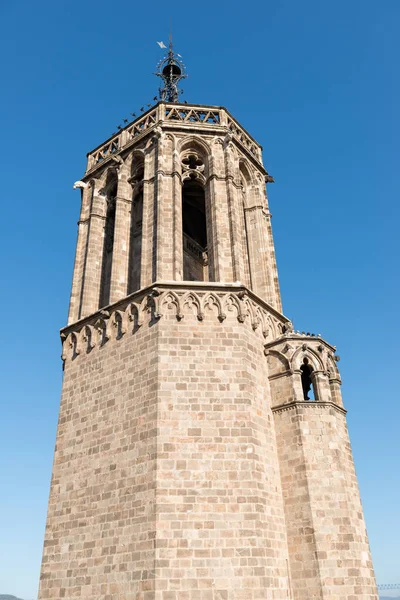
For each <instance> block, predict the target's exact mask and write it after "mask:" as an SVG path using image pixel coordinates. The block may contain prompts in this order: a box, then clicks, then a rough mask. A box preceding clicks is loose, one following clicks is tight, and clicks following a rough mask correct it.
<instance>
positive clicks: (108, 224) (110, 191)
mask: <svg viewBox="0 0 400 600" xmlns="http://www.w3.org/2000/svg"><path fill="white" fill-rule="evenodd" d="M117 186H118V182H117V175H116V173H115V172H113V171H111V172H110V173H109V174H108V175H107V179H106V185H105V188H104V192H105V196H106V203H107V208H106V221H105V225H104V243H103V260H102V269H101V286H100V303H99V307H102V306H106V305H107V304H109V303H110V289H111V269H112V259H113V250H114V229H115V199H116V195H117Z"/></svg>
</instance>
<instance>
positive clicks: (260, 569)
mask: <svg viewBox="0 0 400 600" xmlns="http://www.w3.org/2000/svg"><path fill="white" fill-rule="evenodd" d="M157 74H158V75H159V76H160V78H161V81H162V84H161V87H160V100H159V101H158V102H157V104H156V105H155V106H153V107H151V108H150V109H149V110H148V111H147V112H145V113H144V114H142V115H141V116H140V117H139V118H137V119H135V120H134V121H133V122H131V123H129V124H128V125H127V126H126V127H125V128H124V129H122V130H120V131H119V132H118V133H117V134H115V135H113V136H112V137H111V138H109V139H108V140H107V141H106V142H104V143H103V144H101V145H100V146H98V147H97V148H95V149H94V150H93V151H92V152H90V153H89V154H88V162H87V169H86V172H85V174H84V176H83V177H82V179H81V180H80V181H78V182H77V183H76V184H75V187H76V188H79V189H80V191H81V196H82V205H81V215H80V220H79V225H78V240H77V249H76V258H75V266H74V275H73V283H72V292H71V301H70V309H69V316H68V325H67V326H66V327H65V328H64V329H62V331H61V337H62V341H63V354H62V356H63V361H64V381H63V392H62V399H61V408H60V416H59V422H58V430H57V443H56V450H55V458H54V465H53V476H52V483H51V493H50V500H49V509H48V517H47V526H46V535H45V542H44V553H43V562H42V570H41V582H40V590H39V598H40V600H44V599H49V600H50V599H51V600H56V599H59V598H65V599H72V598H88V599H91V600H233V599H235V600H261V599H274V600H286V599H287V598H290V599H292V600H310V599H321V600H328V599H329V600H361V599H362V600H377V597H378V596H377V592H376V585H375V580H374V573H373V568H372V563H371V557H370V550H369V545H368V539H367V534H366V530H365V524H364V518H363V512H362V507H361V502H360V497H359V491H358V485H357V479H356V475H355V471H354V465H353V459H352V454H351V448H350V443H349V439H348V434H347V429H346V419H345V414H346V411H345V409H344V407H343V403H342V399H341V394H340V383H341V381H340V375H339V371H338V368H337V360H338V359H337V357H336V355H335V348H334V347H332V346H331V345H329V344H328V343H327V342H325V341H324V340H322V339H321V338H320V337H318V336H314V335H310V334H307V335H305V334H300V333H299V332H295V331H294V330H293V326H292V324H291V322H290V321H289V320H288V319H287V318H286V317H285V316H284V315H283V313H282V306H281V298H280V292H279V284H278V276H277V269H276V261H275V252H274V244H273V239H272V231H271V215H270V212H269V207H268V198H267V194H266V186H265V183H266V182H271V181H272V178H271V177H270V176H269V175H268V173H267V171H266V170H265V168H264V166H263V163H262V155H261V147H260V145H259V144H258V143H257V142H256V141H255V140H254V139H253V138H252V137H251V136H250V135H249V134H248V133H247V132H246V131H245V130H244V129H243V127H242V126H241V125H240V124H239V123H238V122H237V121H236V120H235V119H234V117H233V116H232V115H231V114H230V113H229V112H228V111H227V110H226V109H225V108H223V107H219V106H203V105H195V104H187V103H180V102H179V81H180V80H181V79H182V78H183V77H184V76H185V68H184V65H183V63H182V61H181V59H180V57H179V55H177V54H175V52H174V51H173V48H172V43H170V46H169V49H168V52H167V54H166V56H165V58H163V60H162V61H161V62H160V64H159V68H158V72H157ZM310 390H313V393H314V399H313V400H310V399H309V394H308V392H309V391H310Z"/></svg>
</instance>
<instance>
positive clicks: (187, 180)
mask: <svg viewBox="0 0 400 600" xmlns="http://www.w3.org/2000/svg"><path fill="white" fill-rule="evenodd" d="M180 150H181V153H180V164H181V173H182V195H181V198H182V250H183V252H182V257H183V279H184V280H185V281H209V242H210V239H211V214H210V206H209V204H210V203H209V193H208V190H207V183H206V182H207V174H208V154H207V152H209V149H208V148H207V147H206V145H205V144H204V143H203V142H202V141H200V140H197V139H195V138H192V137H190V138H186V139H185V140H184V142H183V143H181V144H180Z"/></svg>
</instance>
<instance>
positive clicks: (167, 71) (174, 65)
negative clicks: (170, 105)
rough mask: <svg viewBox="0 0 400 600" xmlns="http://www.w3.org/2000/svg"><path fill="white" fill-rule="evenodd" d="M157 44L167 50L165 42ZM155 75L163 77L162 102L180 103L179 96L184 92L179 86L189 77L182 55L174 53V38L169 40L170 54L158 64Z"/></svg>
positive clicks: (160, 91) (159, 91)
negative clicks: (182, 80) (181, 81)
mask: <svg viewBox="0 0 400 600" xmlns="http://www.w3.org/2000/svg"><path fill="white" fill-rule="evenodd" d="M157 43H158V45H159V46H160V48H166V46H165V45H164V43H163V42H157ZM155 75H157V76H158V77H161V79H162V80H163V84H164V85H163V86H162V87H160V88H159V90H158V93H159V95H160V100H164V101H166V102H178V101H179V94H182V92H183V90H180V89H179V88H178V84H179V82H180V80H181V79H185V78H186V77H187V75H186V68H185V65H184V64H183V61H182V57H181V55H180V54H177V53H175V52H174V49H173V46H172V36H170V38H169V49H168V54H166V55H165V56H164V58H163V59H161V60H160V62H159V63H158V65H157V72H156V73H155Z"/></svg>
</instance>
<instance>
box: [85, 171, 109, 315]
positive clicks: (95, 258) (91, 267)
mask: <svg viewBox="0 0 400 600" xmlns="http://www.w3.org/2000/svg"><path fill="white" fill-rule="evenodd" d="M101 185H102V184H101V183H100V182H99V181H96V182H95V184H94V190H93V195H92V202H91V208H90V218H89V227H88V241H87V245H86V258H85V268H84V274H83V290H82V308H81V313H80V315H79V316H80V318H83V317H87V316H88V315H90V314H92V313H94V312H95V311H96V310H98V308H99V301H100V286H101V268H102V263H103V244H104V225H105V221H106V199H105V197H104V196H102V195H101V194H99V186H101Z"/></svg>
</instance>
